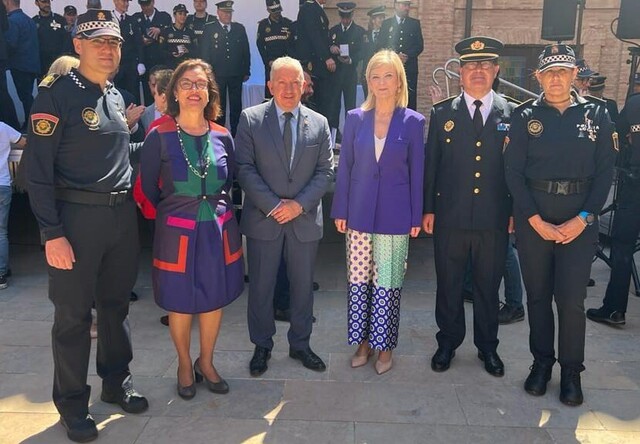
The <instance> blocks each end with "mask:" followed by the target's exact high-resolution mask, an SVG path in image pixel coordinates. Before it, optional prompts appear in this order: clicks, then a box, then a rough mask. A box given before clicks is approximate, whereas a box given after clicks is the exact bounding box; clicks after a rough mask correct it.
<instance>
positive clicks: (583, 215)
mask: <svg viewBox="0 0 640 444" xmlns="http://www.w3.org/2000/svg"><path fill="white" fill-rule="evenodd" d="M578 217H580V219H582V221H583V222H584V223H585V224H586V225H587V226H591V225H593V223H594V222H595V221H596V217H595V216H594V215H593V213H589V212H587V211H581V212H580V214H578Z"/></svg>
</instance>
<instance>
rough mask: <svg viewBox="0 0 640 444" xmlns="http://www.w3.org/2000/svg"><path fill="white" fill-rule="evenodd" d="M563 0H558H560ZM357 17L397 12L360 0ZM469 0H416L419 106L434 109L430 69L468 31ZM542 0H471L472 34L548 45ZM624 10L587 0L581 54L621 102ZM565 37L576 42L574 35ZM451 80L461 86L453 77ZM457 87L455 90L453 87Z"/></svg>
mask: <svg viewBox="0 0 640 444" xmlns="http://www.w3.org/2000/svg"><path fill="white" fill-rule="evenodd" d="M339 1H340V0H327V4H326V5H325V10H326V12H327V15H328V17H329V20H330V22H331V24H332V25H333V24H336V23H338V21H339V16H338V11H337V8H336V6H335V5H336V3H339ZM558 1H560V0H558ZM356 3H358V9H357V10H356V13H355V17H354V20H355V21H356V23H358V24H359V25H360V26H363V27H364V28H367V26H368V23H369V18H368V16H367V14H366V13H367V11H368V10H369V9H370V8H373V7H375V6H379V5H382V4H384V5H385V6H386V7H387V17H389V16H390V15H392V14H393V3H394V2H393V0H359V1H356ZM466 3H467V2H466V0H414V1H413V3H412V7H411V13H410V14H411V16H412V17H414V18H417V19H419V20H420V22H421V24H422V33H423V36H424V41H425V51H424V52H423V53H422V55H421V56H420V77H419V79H418V108H419V109H418V110H419V111H420V112H422V113H423V114H425V113H428V112H429V111H430V109H431V99H430V98H429V94H428V88H427V87H428V86H429V85H431V84H432V78H431V73H432V72H433V70H434V69H435V68H436V67H438V66H442V64H443V63H444V62H445V61H446V60H447V59H449V58H451V57H455V55H456V54H455V51H454V50H453V46H454V45H455V43H456V42H457V41H458V40H460V39H461V38H463V37H464V29H465V7H466ZM542 7H543V0H473V8H472V26H471V34H472V35H488V36H492V37H495V38H498V39H500V40H502V41H503V42H504V43H505V44H507V45H545V44H548V43H550V42H546V41H544V40H542V39H540V31H541V28H542ZM619 10H620V0H587V1H586V9H585V10H584V15H583V23H582V42H581V43H582V45H583V56H584V58H585V59H586V60H587V63H588V64H589V66H590V67H591V69H593V70H594V71H598V72H600V73H601V74H602V75H605V76H607V87H606V90H605V95H606V96H607V97H611V98H614V99H616V100H617V101H618V104H619V105H620V106H622V104H623V103H624V97H625V95H626V92H627V87H628V77H629V65H628V64H627V63H626V61H627V59H628V58H629V55H628V51H627V46H629V45H627V44H625V43H623V42H620V41H619V40H618V39H616V37H615V36H614V35H613V34H612V33H611V31H610V26H611V22H612V20H614V19H615V18H616V17H617V16H618V14H619ZM565 43H575V40H573V41H570V42H565ZM452 86H457V82H453V83H452ZM455 90H456V88H453V89H452V91H455Z"/></svg>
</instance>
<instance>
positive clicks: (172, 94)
mask: <svg viewBox="0 0 640 444" xmlns="http://www.w3.org/2000/svg"><path fill="white" fill-rule="evenodd" d="M197 68H201V69H202V70H203V71H204V73H205V75H206V76H207V82H208V86H207V91H208V92H209V102H208V103H207V106H205V108H204V117H205V119H207V120H209V121H213V120H216V119H217V118H218V117H219V116H220V113H221V111H220V93H219V91H218V84H217V83H216V80H215V76H214V75H213V69H212V68H211V65H209V64H208V63H207V62H205V61H204V60H202V59H189V60H185V61H184V62H182V63H180V64H179V65H178V67H177V68H176V69H175V70H174V71H173V76H171V80H170V81H169V85H167V92H166V95H167V114H169V115H170V116H171V117H173V118H176V117H178V115H179V114H180V105H179V104H178V102H177V100H176V88H177V87H178V81H179V80H180V79H181V78H182V76H183V75H184V73H185V72H187V71H191V70H192V69H197Z"/></svg>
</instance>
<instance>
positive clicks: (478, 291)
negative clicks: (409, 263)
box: [423, 37, 515, 376]
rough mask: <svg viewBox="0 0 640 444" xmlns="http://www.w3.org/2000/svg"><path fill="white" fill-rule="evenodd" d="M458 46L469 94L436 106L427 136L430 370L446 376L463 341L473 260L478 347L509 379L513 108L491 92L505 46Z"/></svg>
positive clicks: (480, 41)
mask: <svg viewBox="0 0 640 444" xmlns="http://www.w3.org/2000/svg"><path fill="white" fill-rule="evenodd" d="M455 49H456V52H458V54H460V82H461V85H462V87H463V89H464V92H463V93H462V94H460V95H459V96H456V97H451V98H449V99H446V100H444V101H442V102H439V103H436V104H434V106H433V110H432V111H431V120H430V124H429V134H428V137H427V156H426V165H425V181H424V183H425V185H424V186H425V192H424V210H423V211H424V213H425V214H424V217H423V228H424V230H425V231H426V232H427V233H428V234H433V242H434V247H435V264H436V276H437V282H438V286H437V291H436V322H437V323H438V327H439V329H440V331H439V332H438V333H437V335H436V339H437V340H438V350H437V351H436V353H435V354H434V355H433V358H432V359H431V368H432V369H433V370H434V371H436V372H443V371H446V370H447V369H448V368H449V366H450V364H451V360H452V359H453V357H454V355H455V350H456V348H458V347H459V346H460V344H462V341H463V340H464V337H465V330H466V327H465V319H464V303H463V299H462V290H463V277H464V274H465V271H466V269H467V264H468V263H469V260H470V262H471V274H472V279H473V299H474V304H473V343H474V344H475V346H476V348H477V349H478V358H479V359H480V360H482V361H484V368H485V370H486V371H487V372H488V373H489V374H491V375H493V376H503V375H504V364H503V362H502V360H501V359H500V357H499V356H498V353H497V351H496V349H497V347H498V302H499V297H498V290H499V288H500V281H501V280H502V276H503V274H504V267H505V258H506V253H507V242H508V239H509V232H510V231H513V230H512V225H513V221H512V220H511V219H510V216H511V198H510V196H509V192H508V190H507V184H506V182H505V177H504V167H503V159H502V146H503V144H504V140H505V138H506V136H507V131H508V129H509V122H510V118H511V113H512V111H513V108H514V107H515V105H514V104H512V103H510V102H508V101H507V100H506V99H505V98H504V97H502V96H500V95H499V94H496V93H495V92H493V90H492V89H491V86H492V84H493V82H494V80H495V77H496V76H497V74H498V71H499V69H500V68H499V66H498V57H499V55H500V52H501V51H502V49H503V44H502V42H500V41H499V40H496V39H493V38H490V37H470V38H467V39H464V40H462V41H460V42H458V43H457V44H456V46H455Z"/></svg>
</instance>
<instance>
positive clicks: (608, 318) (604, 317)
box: [587, 306, 626, 325]
mask: <svg viewBox="0 0 640 444" xmlns="http://www.w3.org/2000/svg"><path fill="white" fill-rule="evenodd" d="M587 317H588V318H589V319H591V320H592V321H595V322H601V323H603V324H610V325H624V324H625V322H626V320H625V318H624V313H622V312H621V311H611V310H607V309H606V308H604V306H602V307H600V308H590V309H589V310H587Z"/></svg>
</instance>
